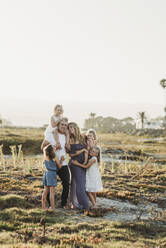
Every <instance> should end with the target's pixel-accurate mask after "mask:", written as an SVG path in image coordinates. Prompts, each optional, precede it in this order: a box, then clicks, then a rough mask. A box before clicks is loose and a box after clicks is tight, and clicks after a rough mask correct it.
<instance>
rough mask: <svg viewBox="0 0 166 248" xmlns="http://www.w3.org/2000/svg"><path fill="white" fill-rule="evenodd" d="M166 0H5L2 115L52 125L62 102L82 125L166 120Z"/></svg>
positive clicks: (0, 43)
mask: <svg viewBox="0 0 166 248" xmlns="http://www.w3.org/2000/svg"><path fill="white" fill-rule="evenodd" d="M165 10H166V1H165V0H146V1H145V0H125V1H124V0H107V1H106V0H102V1H101V0H100V1H97V0H88V1H87V0H84V1H81V0H75V1H70V0H65V1H63V0H61V1H58V0H57V1H56V0H45V1H43V0H32V1H31V0H29V1H24V0H19V1H18V0H14V1H13V0H8V1H5V0H2V1H0V36H1V38H0V71H1V73H0V84H1V88H0V114H1V115H2V116H3V117H4V118H8V119H10V120H11V121H12V122H13V123H14V124H16V125H37V126H38V125H42V124H45V123H46V122H48V118H49V116H50V114H51V113H52V109H53V107H54V105H55V104H56V103H62V104H63V105H64V109H66V115H68V116H69V117H71V118H73V120H76V121H78V122H79V123H80V124H81V125H82V123H83V119H84V118H87V116H88V114H89V113H90V112H96V114H97V115H102V114H103V115H105V116H106V115H109V116H115V117H119V118H121V117H123V116H124V117H125V116H126V115H127V116H133V117H134V116H135V115H136V113H137V112H138V111H147V112H148V114H149V116H153V117H154V116H159V115H163V106H164V104H165V102H166V101H165V100H166V95H165V94H164V90H163V89H162V88H161V87H160V86H159V81H160V80H161V79H162V78H165V77H166V32H165V30H166V15H165Z"/></svg>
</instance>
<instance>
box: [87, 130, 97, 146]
mask: <svg viewBox="0 0 166 248" xmlns="http://www.w3.org/2000/svg"><path fill="white" fill-rule="evenodd" d="M86 143H87V148H88V151H89V150H90V149H91V148H92V147H93V146H96V145H97V138H96V132H95V130H94V129H89V130H88V131H87V134H86Z"/></svg>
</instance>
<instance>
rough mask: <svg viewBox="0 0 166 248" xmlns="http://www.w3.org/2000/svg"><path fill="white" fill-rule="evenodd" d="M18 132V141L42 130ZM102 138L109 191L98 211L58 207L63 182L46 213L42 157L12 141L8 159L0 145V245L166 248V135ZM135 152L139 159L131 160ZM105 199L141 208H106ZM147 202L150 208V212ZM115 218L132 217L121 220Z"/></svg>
mask: <svg viewBox="0 0 166 248" xmlns="http://www.w3.org/2000/svg"><path fill="white" fill-rule="evenodd" d="M6 131H7V130H6ZM10 131H12V130H10ZM15 131H16V133H15V134H16V135H17V134H21V133H22V134H23V137H19V141H21V140H26V138H25V137H29V133H31V137H32V139H34V140H35V139H37V140H39V139H40V138H41V137H42V134H43V130H41V129H33V130H19V131H18V130H15ZM12 132H13V131H12ZM17 132H18V133H17ZM26 132H27V133H26ZM13 133H14V132H13ZM26 135H27V136H26ZM10 137H12V136H9V137H8V138H10ZM13 137H14V139H15V138H18V137H16V136H13ZM41 139H42V138H41ZM98 142H99V144H100V146H101V147H102V150H103V163H102V165H103V166H102V170H103V176H102V181H103V184H104V191H103V192H101V193H98V199H97V202H99V203H100V204H99V205H98V207H97V209H95V210H90V211H78V210H71V209H68V210H64V209H61V208H59V207H58V206H59V203H60V193H61V190H62V188H61V184H60V181H58V187H57V189H56V211H54V212H51V211H43V210H42V209H41V193H42V184H41V179H42V175H43V171H44V168H43V158H42V156H40V155H38V156H28V157H27V156H25V155H24V152H23V151H22V149H21V148H22V147H23V146H22V147H21V146H19V147H18V146H15V145H12V147H11V148H9V151H10V154H11V157H10V158H8V159H6V158H5V156H4V154H3V150H2V149H3V147H2V146H1V149H0V180H1V183H0V248H2V247H5V248H25V247H27V248H39V247H40V248H44V247H47V248H53V247H59V248H66V247H68V248H73V247H74V248H76V247H82V248H90V247H91V248H92V247H94V248H99V247H103V248H104V247H105V248H106V247H112V248H120V247H121V248H124V247H131V248H133V247H137V248H157V247H159V248H164V247H166V238H165V237H166V228H165V225H166V210H165V209H166V204H165V190H166V169H165V165H166V159H162V160H161V155H164V154H165V146H166V139H165V137H163V139H162V140H153V139H152V138H151V137H141V138H140V137H139V136H135V135H127V134H125V133H116V134H98ZM24 144H25V143H24ZM19 145H20V143H19ZM24 149H25V150H26V149H27V147H24ZM12 151H13V152H12ZM131 151H132V152H133V154H132V156H133V158H134V162H135V161H137V163H134V162H133V163H132V161H130V160H129V161H128V156H129V155H130V154H131ZM11 152H12V153H11ZM113 152H115V153H117V152H121V153H122V155H123V156H124V162H122V161H114V159H113ZM105 155H107V158H110V159H109V160H108V161H107V160H104V156H105ZM148 155H149V156H148ZM152 155H156V158H155V156H153V157H151V156H152ZM159 155H160V156H159ZM157 156H159V158H157ZM136 158H137V160H136ZM106 200H107V201H110V203H113V202H116V203H118V204H122V206H123V205H125V204H132V206H134V207H135V208H136V207H137V208H138V210H139V211H137V212H132V211H134V210H128V211H130V212H128V211H126V210H125V209H123V208H122V209H120V208H118V207H117V205H116V206H114V207H112V206H110V205H108V206H106V205H104V202H105V201H106ZM110 203H109V204H110ZM141 204H142V205H143V206H144V207H141V206H142V205H141ZM154 204H157V206H158V208H159V210H158V209H157V208H156V207H155V206H156V205H154ZM147 206H151V208H149V209H148V210H146V209H147V208H146V207H147ZM139 208H140V209H139ZM145 214H146V216H147V217H146V218H144V216H145ZM114 216H117V218H118V217H119V218H120V216H125V217H126V216H127V218H128V219H127V220H125V221H124V220H123V219H121V220H118V221H117V220H116V218H114ZM130 216H132V218H133V219H132V220H131V219H130Z"/></svg>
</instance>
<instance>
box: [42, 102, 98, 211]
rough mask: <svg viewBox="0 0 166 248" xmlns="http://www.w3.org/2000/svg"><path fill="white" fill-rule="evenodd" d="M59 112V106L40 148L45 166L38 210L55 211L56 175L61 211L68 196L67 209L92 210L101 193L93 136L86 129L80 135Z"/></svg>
mask: <svg viewBox="0 0 166 248" xmlns="http://www.w3.org/2000/svg"><path fill="white" fill-rule="evenodd" d="M63 112H64V111H63V107H62V105H59V104H58V105H56V106H55V108H54V114H53V115H52V116H51V118H50V123H49V125H48V127H47V128H46V131H45V138H44V140H43V142H42V145H41V149H42V151H43V154H44V165H45V172H44V175H43V185H44V190H43V194H42V208H43V209H48V207H47V205H48V203H49V206H50V207H49V208H50V209H52V210H53V209H55V197H54V196H55V187H56V186H57V175H58V176H59V177H60V180H61V182H62V195H61V207H63V208H68V206H67V200H68V195H69V192H70V202H71V204H70V208H77V209H89V208H93V207H95V206H96V193H97V192H99V191H102V189H103V186H102V181H101V176H100V170H99V167H100V160H101V155H100V154H101V153H100V148H99V147H98V146H97V138H96V132H95V130H93V129H90V130H88V131H87V133H86V134H82V133H81V132H80V129H79V126H78V125H77V124H76V123H75V122H69V123H68V119H67V118H65V117H63ZM67 153H68V155H69V157H70V159H69V162H68V160H67ZM47 202H48V203H47Z"/></svg>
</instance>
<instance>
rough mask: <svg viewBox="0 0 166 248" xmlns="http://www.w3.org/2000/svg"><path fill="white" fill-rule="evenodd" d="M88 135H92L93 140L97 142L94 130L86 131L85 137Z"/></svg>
mask: <svg viewBox="0 0 166 248" xmlns="http://www.w3.org/2000/svg"><path fill="white" fill-rule="evenodd" d="M90 133H91V134H93V137H94V140H97V135H96V131H95V130H94V129H88V131H87V133H86V135H88V134H90Z"/></svg>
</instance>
